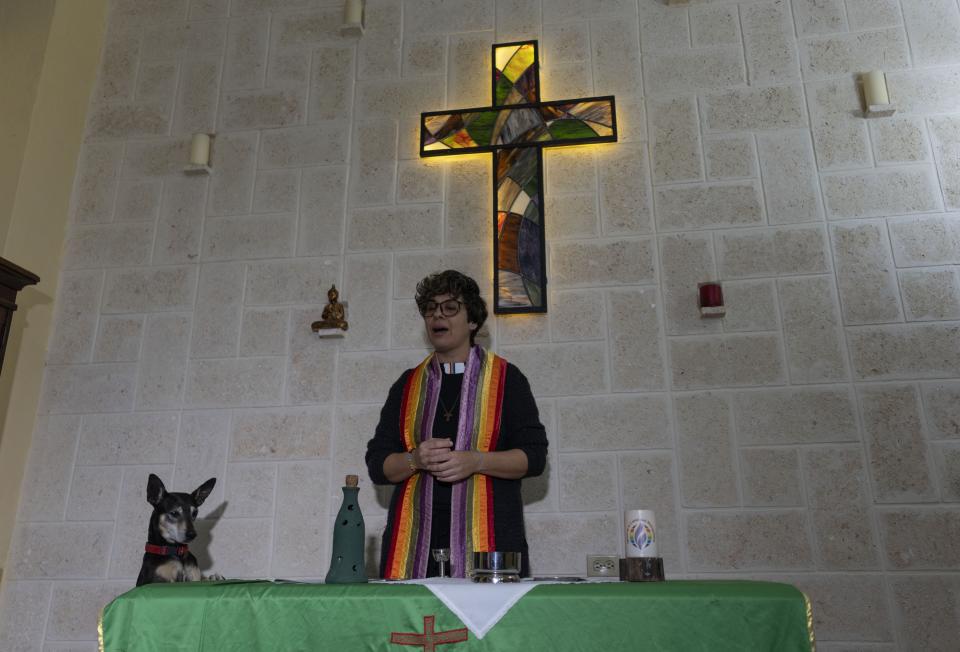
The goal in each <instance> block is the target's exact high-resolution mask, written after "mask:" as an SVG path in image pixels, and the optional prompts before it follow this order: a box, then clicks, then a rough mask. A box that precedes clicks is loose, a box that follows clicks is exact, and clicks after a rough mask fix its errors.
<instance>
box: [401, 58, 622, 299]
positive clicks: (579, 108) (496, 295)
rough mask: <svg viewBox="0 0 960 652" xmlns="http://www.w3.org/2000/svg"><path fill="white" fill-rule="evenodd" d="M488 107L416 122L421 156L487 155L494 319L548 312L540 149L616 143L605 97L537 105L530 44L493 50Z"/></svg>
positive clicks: (609, 99) (429, 115)
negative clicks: (490, 174) (490, 177)
mask: <svg viewBox="0 0 960 652" xmlns="http://www.w3.org/2000/svg"><path fill="white" fill-rule="evenodd" d="M492 90H493V105H492V106H488V107H481V108H474V109H457V110H454V111H429V112H425V113H422V114H420V156H449V155H453V154H475V153H477V152H491V153H492V154H493V270H494V271H493V311H494V312H495V313H499V314H504V313H518V312H546V311H547V292H546V289H547V261H546V237H545V235H544V196H543V148H544V147H559V146H569V145H579V144H583V143H609V142H615V141H616V140H617V118H616V106H615V104H614V98H613V96H612V95H606V96H603V97H587V98H582V99H577V100H555V101H550V102H541V101H540V70H539V59H538V56H537V42H536V41H521V42H517V43H500V44H495V45H494V46H493V85H492Z"/></svg>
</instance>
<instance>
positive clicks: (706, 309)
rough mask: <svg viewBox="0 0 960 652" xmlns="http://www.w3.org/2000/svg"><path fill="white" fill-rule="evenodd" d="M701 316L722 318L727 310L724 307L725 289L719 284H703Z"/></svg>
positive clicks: (701, 288)
mask: <svg viewBox="0 0 960 652" xmlns="http://www.w3.org/2000/svg"><path fill="white" fill-rule="evenodd" d="M699 290H700V315H701V316H702V317H722V316H723V315H724V313H725V312H726V310H725V309H724V306H723V288H722V287H721V286H720V284H719V283H716V282H714V281H710V282H708V283H701V284H700V285H699Z"/></svg>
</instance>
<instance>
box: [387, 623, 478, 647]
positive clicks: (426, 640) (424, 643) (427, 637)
mask: <svg viewBox="0 0 960 652" xmlns="http://www.w3.org/2000/svg"><path fill="white" fill-rule="evenodd" d="M433 619H434V617H433V616H424V617H423V634H413V633H410V634H403V633H400V632H393V633H391V634H390V642H391V643H395V644H396V645H413V646H415V647H422V648H423V652H435V650H436V648H437V646H438V645H447V644H449V643H463V642H464V641H465V640H467V628H466V627H464V628H462V629H451V630H448V631H446V632H434V631H433Z"/></svg>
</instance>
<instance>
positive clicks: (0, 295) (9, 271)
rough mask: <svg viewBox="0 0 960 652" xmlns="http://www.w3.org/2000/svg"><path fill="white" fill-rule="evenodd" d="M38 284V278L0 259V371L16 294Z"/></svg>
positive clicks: (15, 302)
mask: <svg viewBox="0 0 960 652" xmlns="http://www.w3.org/2000/svg"><path fill="white" fill-rule="evenodd" d="M39 282H40V277H39V276H37V275H36V274H34V273H33V272H28V271H27V270H25V269H24V268H22V267H20V266H18V265H14V264H13V263H11V262H10V261H9V260H6V259H5V258H0V371H2V370H3V356H4V354H5V353H6V352H7V337H9V336H10V324H11V323H12V322H13V313H14V311H15V310H16V309H17V293H18V292H20V290H22V289H23V288H24V287H26V286H27V285H35V284H37V283H39Z"/></svg>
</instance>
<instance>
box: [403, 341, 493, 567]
mask: <svg viewBox="0 0 960 652" xmlns="http://www.w3.org/2000/svg"><path fill="white" fill-rule="evenodd" d="M442 373H443V372H442V371H441V370H440V363H439V362H438V361H437V359H436V356H435V355H433V354H431V355H429V356H427V358H426V359H425V360H424V361H423V362H421V363H420V364H419V365H418V366H417V368H416V369H414V370H413V372H412V373H411V374H410V377H409V378H408V379H407V384H406V386H405V387H404V389H403V399H402V402H401V404H400V436H401V438H402V439H403V447H404V450H407V451H410V450H413V449H414V448H416V447H417V446H418V445H419V444H420V442H421V441H424V440H425V439H429V438H430V437H431V435H432V433H433V420H434V416H435V415H436V412H437V402H438V399H439V397H440V382H441V379H442V375H441V374H442ZM506 373H507V361H506V360H504V359H503V358H501V357H500V356H498V355H495V354H493V353H491V352H488V351H484V350H483V349H482V348H480V347H479V346H475V347H473V348H472V349H471V350H470V355H469V356H468V358H467V364H466V368H465V369H464V372H463V385H462V387H461V389H460V414H459V416H460V421H459V423H458V425H457V441H456V444H455V446H454V449H455V450H477V451H484V452H486V451H493V450H496V447H497V439H498V438H499V436H500V411H501V408H502V406H503V384H504V379H505V378H506ZM400 491H401V496H400V499H399V500H398V501H397V502H396V504H395V506H394V509H393V514H391V517H392V519H391V520H392V523H393V527H392V529H391V531H390V537H389V542H388V543H387V545H388V551H387V563H386V567H385V569H384V577H386V578H388V579H408V578H411V577H425V576H426V573H427V561H428V559H429V555H430V549H429V548H430V527H431V522H432V515H433V476H432V475H430V474H429V473H423V472H420V473H414V474H413V475H412V476H410V477H409V478H407V479H406V480H405V481H404V483H403V485H402V486H401V488H400ZM452 493H453V495H452V497H451V513H450V562H451V563H450V574H451V575H452V576H453V577H465V575H466V571H467V560H468V559H472V556H473V555H472V553H473V552H474V551H476V552H488V551H491V550H496V547H495V545H494V544H495V541H494V533H493V530H494V528H493V481H492V479H491V478H489V477H488V476H486V475H482V474H479V473H478V474H475V475H473V476H471V477H470V478H467V479H466V480H465V481H463V482H458V483H456V484H455V485H453V492H452Z"/></svg>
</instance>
